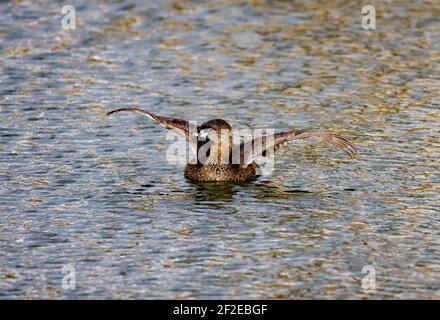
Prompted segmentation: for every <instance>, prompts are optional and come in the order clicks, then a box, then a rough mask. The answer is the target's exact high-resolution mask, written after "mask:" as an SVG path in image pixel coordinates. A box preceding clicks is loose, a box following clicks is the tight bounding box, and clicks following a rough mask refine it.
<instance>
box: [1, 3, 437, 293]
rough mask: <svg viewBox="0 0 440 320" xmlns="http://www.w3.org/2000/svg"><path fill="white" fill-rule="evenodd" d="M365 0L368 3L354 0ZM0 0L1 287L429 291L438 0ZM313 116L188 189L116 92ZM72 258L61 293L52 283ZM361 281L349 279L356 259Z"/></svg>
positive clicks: (161, 133) (254, 114)
mask: <svg viewBox="0 0 440 320" xmlns="http://www.w3.org/2000/svg"><path fill="white" fill-rule="evenodd" d="M370 2H371V1H370ZM372 2H373V4H376V13H377V22H376V26H377V29H376V30H369V31H367V30H364V29H363V28H362V25H361V19H362V14H361V8H362V5H363V2H362V1H348V0H347V1H344V0H340V1H305V0H303V1H291V2H289V1H229V0H226V1H215V2H205V1H176V2H171V1H144V2H142V3H141V1H139V3H137V2H133V1H75V7H76V11H77V21H76V22H77V29H76V30H74V31H66V30H63V29H62V28H61V19H62V15H61V5H62V4H61V3H60V2H58V1H26V0H24V1H13V2H6V3H5V2H2V3H1V4H0V146H1V149H0V298H73V299H77V298H116V299H119V298H142V299H144V298H146V299H151V298H173V299H174V298H206V299H214V298H282V299H293V298H299V299H301V298H324V299H327V298H361V299H364V298H434V299H439V298H440V264H439V263H440V245H439V242H440V228H439V226H440V214H439V205H440V187H439V181H440V174H439V169H440V168H439V167H440V149H439V138H440V126H439V121H440V112H439V108H440V2H439V1H434V0H433V1H377V2H374V1H372ZM135 106H136V107H142V108H144V109H146V110H149V111H152V112H155V113H158V114H160V115H164V116H172V117H178V118H185V119H189V120H196V121H204V120H207V119H210V118H214V117H216V118H217V117H219V118H223V119H226V120H227V121H229V122H230V123H231V124H232V125H233V126H234V127H237V128H273V129H275V130H276V131H281V130H286V129H294V128H296V129H319V130H329V131H334V132H337V133H340V134H343V135H345V136H347V137H349V138H350V139H352V140H353V141H354V142H355V143H356V145H357V147H358V149H359V152H360V155H359V156H358V157H357V159H355V160H353V161H351V160H350V159H348V158H347V157H346V156H345V155H344V154H343V153H342V152H340V151H336V150H334V149H332V148H331V147H328V146H325V145H322V144H316V143H310V142H306V141H303V142H295V143H292V144H291V145H290V146H289V147H287V148H284V149H283V150H281V152H279V153H277V155H276V156H277V158H276V164H275V170H274V172H273V173H272V174H271V175H269V176H265V177H262V178H260V179H258V180H257V181H254V182H249V183H243V184H227V183H225V184H195V183H191V182H189V181H187V180H186V179H185V178H184V177H183V167H182V165H178V166H175V165H171V164H169V163H168V162H167V160H166V157H165V155H166V152H167V148H168V146H169V145H170V144H171V143H172V141H167V140H166V135H167V132H166V130H164V129H162V128H160V127H159V126H157V125H155V124H153V123H152V122H151V121H149V120H148V119H147V118H144V117H140V116H137V115H134V114H122V113H121V114H118V115H115V116H114V117H109V118H106V117H105V113H106V112H107V111H109V110H111V109H112V108H115V107H135ZM68 264H72V265H73V266H74V268H75V275H76V289H75V290H65V289H63V288H62V286H61V282H62V279H63V277H64V274H63V273H62V272H61V269H62V267H63V266H65V265H68ZM367 265H371V266H373V267H374V268H375V270H376V291H375V292H373V291H364V290H363V289H362V285H361V283H362V278H363V277H364V276H365V274H363V273H362V269H363V267H364V266H367Z"/></svg>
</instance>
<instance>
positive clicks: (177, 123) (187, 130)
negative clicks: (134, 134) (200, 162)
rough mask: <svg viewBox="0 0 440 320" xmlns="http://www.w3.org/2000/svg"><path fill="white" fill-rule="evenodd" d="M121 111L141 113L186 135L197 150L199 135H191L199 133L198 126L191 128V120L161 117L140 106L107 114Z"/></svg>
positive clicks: (166, 127) (164, 126)
mask: <svg viewBox="0 0 440 320" xmlns="http://www.w3.org/2000/svg"><path fill="white" fill-rule="evenodd" d="M121 111H127V112H134V113H139V114H141V115H143V116H146V117H148V118H150V119H151V120H153V121H154V122H156V123H157V124H159V125H160V126H161V127H163V128H165V129H168V130H172V131H174V132H176V133H177V134H179V135H181V136H182V137H184V138H185V139H186V140H187V141H188V142H189V143H190V145H191V146H192V147H193V148H194V149H195V150H197V137H196V138H195V139H194V137H192V136H191V134H192V133H193V134H194V135H197V127H196V126H195V125H194V128H192V130H191V127H190V126H191V124H190V123H189V121H187V120H182V119H176V118H168V117H161V116H158V115H157V114H154V113H152V112H148V111H145V110H142V109H139V108H120V109H115V110H112V111H110V112H108V113H107V116H109V115H111V114H113V113H117V112H121ZM194 143H195V144H196V146H194Z"/></svg>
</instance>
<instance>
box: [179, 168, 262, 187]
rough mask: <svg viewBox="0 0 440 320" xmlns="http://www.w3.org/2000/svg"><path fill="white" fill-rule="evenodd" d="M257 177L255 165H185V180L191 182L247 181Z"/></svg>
mask: <svg viewBox="0 0 440 320" xmlns="http://www.w3.org/2000/svg"><path fill="white" fill-rule="evenodd" d="M256 177H257V165H256V164H255V163H252V164H250V165H248V166H241V165H239V164H205V165H202V164H187V165H186V167H185V178H187V179H189V180H193V181H200V182H210V181H247V180H252V179H255V178H256Z"/></svg>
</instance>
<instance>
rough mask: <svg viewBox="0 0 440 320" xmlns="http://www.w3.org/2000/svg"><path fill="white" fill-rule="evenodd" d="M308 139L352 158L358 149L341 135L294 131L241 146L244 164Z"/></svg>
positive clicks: (254, 140) (256, 139) (262, 138)
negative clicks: (333, 148)
mask: <svg viewBox="0 0 440 320" xmlns="http://www.w3.org/2000/svg"><path fill="white" fill-rule="evenodd" d="M307 138H315V139H318V141H323V142H326V143H329V144H331V145H334V146H335V147H338V148H340V149H342V150H343V151H344V152H345V153H347V154H348V155H349V156H350V158H353V157H354V155H355V154H356V153H357V150H356V147H355V146H354V145H353V143H351V142H350V141H349V140H348V139H346V138H344V137H341V136H339V135H336V134H331V133H327V132H317V131H298V130H292V131H287V132H279V133H276V134H274V135H273V136H262V137H259V138H255V139H253V140H251V141H248V142H245V143H242V144H241V146H240V151H241V154H242V159H243V163H244V164H245V165H248V164H250V163H252V161H254V160H255V157H258V156H261V155H263V156H264V155H265V153H266V151H267V150H270V149H271V148H274V150H277V149H278V148H279V147H281V146H282V145H284V144H286V143H288V142H290V141H293V140H300V139H307Z"/></svg>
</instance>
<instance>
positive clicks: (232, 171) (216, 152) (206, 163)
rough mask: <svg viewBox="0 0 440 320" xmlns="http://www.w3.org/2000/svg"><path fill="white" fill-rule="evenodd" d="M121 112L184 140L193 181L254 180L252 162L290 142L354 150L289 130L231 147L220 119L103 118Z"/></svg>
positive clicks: (339, 141)
mask: <svg viewBox="0 0 440 320" xmlns="http://www.w3.org/2000/svg"><path fill="white" fill-rule="evenodd" d="M121 111H128V112H135V113H139V114H141V115H143V116H147V117H148V118H150V119H151V120H153V121H154V122H156V123H157V124H159V125H160V126H161V127H164V128H166V129H168V130H172V131H174V132H176V133H177V134H179V135H180V136H182V137H184V138H185V139H186V141H188V143H189V144H190V145H191V147H192V148H193V150H194V151H195V153H196V155H197V160H196V161H194V163H188V164H187V165H186V167H185V177H186V178H187V179H190V180H193V181H202V182H208V181H246V180H251V179H254V178H256V177H257V176H259V175H260V173H259V172H260V170H259V169H260V168H259V166H258V165H257V163H256V162H255V159H256V158H257V157H259V156H263V157H264V156H267V155H268V154H269V153H270V152H271V151H272V150H277V149H279V148H280V147H281V146H282V145H285V144H286V143H287V142H290V141H293V140H300V139H306V138H316V139H318V140H319V141H323V142H326V143H329V144H332V145H334V146H336V147H338V148H340V149H342V150H343V151H345V153H347V154H348V155H349V156H350V157H351V158H353V157H354V155H355V154H356V153H357V150H356V148H355V146H354V145H353V144H352V143H351V142H350V141H349V140H348V139H346V138H343V137H341V136H339V135H335V134H332V133H327V132H317V131H298V130H291V131H287V132H279V133H275V134H274V135H268V134H266V135H261V136H258V137H255V138H253V139H251V140H249V141H246V142H241V143H240V144H235V145H234V144H233V139H232V128H231V126H230V125H229V123H227V122H226V121H225V120H222V119H213V120H209V121H207V122H205V123H203V124H202V125H201V126H195V125H192V124H190V122H189V121H186V120H182V119H175V118H168V117H161V116H158V115H156V114H154V113H151V112H147V111H145V110H142V109H139V108H121V109H116V110H112V111H110V112H109V113H107V116H108V115H111V114H113V113H116V112H121Z"/></svg>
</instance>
